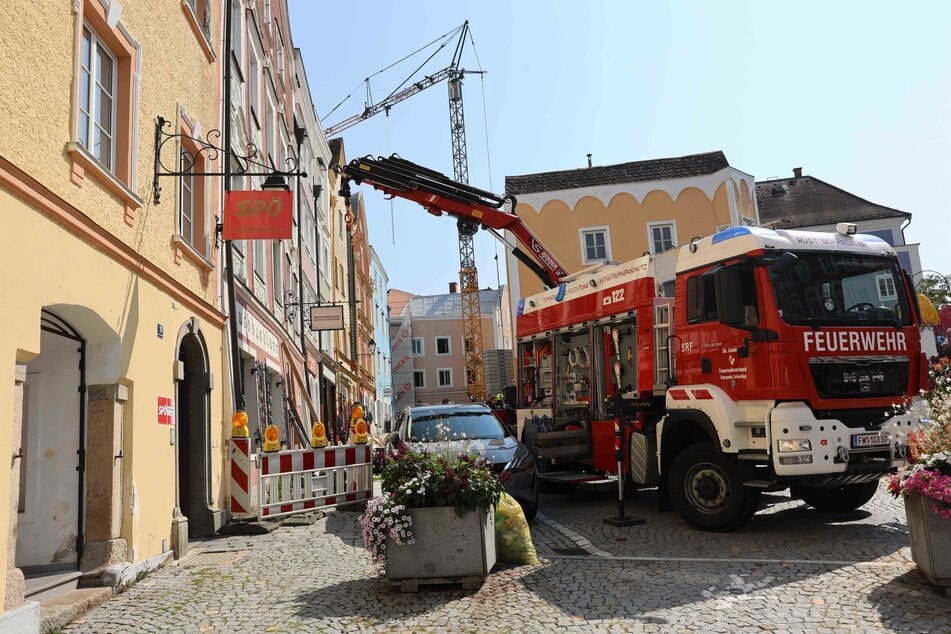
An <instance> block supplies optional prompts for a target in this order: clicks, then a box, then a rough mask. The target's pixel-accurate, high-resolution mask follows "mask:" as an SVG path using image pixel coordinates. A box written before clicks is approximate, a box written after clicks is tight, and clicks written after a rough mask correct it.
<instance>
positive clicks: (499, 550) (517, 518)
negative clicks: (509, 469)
mask: <svg viewBox="0 0 951 634" xmlns="http://www.w3.org/2000/svg"><path fill="white" fill-rule="evenodd" d="M495 556H496V558H497V559H498V560H499V561H505V562H508V563H511V564H537V563H538V555H537V554H536V553H535V545H534V544H533V543H532V532H531V531H530V530H529V529H528V522H527V521H525V513H523V512H522V507H521V506H520V505H519V503H518V502H517V501H515V498H513V497H512V496H511V495H509V494H508V493H506V492H504V491H503V492H502V495H501V497H500V498H499V503H498V504H496V505H495Z"/></svg>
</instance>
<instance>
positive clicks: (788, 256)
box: [771, 251, 799, 275]
mask: <svg viewBox="0 0 951 634" xmlns="http://www.w3.org/2000/svg"><path fill="white" fill-rule="evenodd" d="M798 261H799V256H797V255H796V254H795V253H793V252H792V251H785V252H784V253H782V254H781V255H780V256H779V257H778V258H776V259H775V260H773V262H772V265H771V266H772V267H773V270H774V271H776V272H777V273H779V274H780V275H782V274H783V273H786V272H788V271H789V269H791V268H792V267H793V266H795V265H796V262H798Z"/></svg>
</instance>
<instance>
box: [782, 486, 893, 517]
mask: <svg viewBox="0 0 951 634" xmlns="http://www.w3.org/2000/svg"><path fill="white" fill-rule="evenodd" d="M876 491H878V482H877V481H873V482H863V483H861V484H846V485H843V486H840V487H810V486H794V487H790V489H789V493H790V494H791V495H792V496H793V497H795V498H800V499H801V500H802V501H803V502H805V503H806V504H808V505H809V506H811V507H812V508H814V509H816V510H817V511H839V512H842V511H854V510H855V509H857V508H859V507H860V506H862V505H863V504H865V503H866V502H868V501H869V500H871V499H872V497H873V496H874V495H875V492H876Z"/></svg>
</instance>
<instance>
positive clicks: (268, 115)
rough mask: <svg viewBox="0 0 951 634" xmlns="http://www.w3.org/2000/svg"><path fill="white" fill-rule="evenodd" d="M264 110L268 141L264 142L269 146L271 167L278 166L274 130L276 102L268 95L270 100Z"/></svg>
mask: <svg viewBox="0 0 951 634" xmlns="http://www.w3.org/2000/svg"><path fill="white" fill-rule="evenodd" d="M265 101H266V102H267V103H266V104H265V110H264V129H265V134H267V139H266V140H265V141H264V142H265V143H266V144H267V158H268V164H269V165H276V164H277V160H278V158H277V131H276V130H275V129H274V116H275V115H274V105H273V104H274V100H273V99H271V96H270V95H268V98H267V99H266V100H265Z"/></svg>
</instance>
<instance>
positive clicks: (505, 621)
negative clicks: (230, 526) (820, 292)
mask: <svg viewBox="0 0 951 634" xmlns="http://www.w3.org/2000/svg"><path fill="white" fill-rule="evenodd" d="M615 495H616V494H615V493H614V492H613V491H612V490H607V491H597V490H595V491H591V490H579V491H575V492H563V493H559V494H547V495H545V496H544V497H543V501H542V507H541V509H542V510H541V512H540V514H539V518H538V520H537V521H536V522H535V524H534V526H533V529H532V530H533V536H534V539H535V545H536V548H537V550H538V552H539V556H540V557H541V563H539V564H538V565H536V566H513V565H508V564H498V565H497V566H496V568H495V571H494V572H493V573H492V575H490V577H489V578H488V580H487V581H486V583H485V585H484V586H483V587H482V588H481V589H480V590H479V591H477V592H464V591H462V590H459V589H456V588H453V587H448V588H444V589H439V590H421V591H420V592H419V593H418V594H401V593H399V592H397V591H394V590H392V589H390V587H389V586H388V585H387V584H386V582H385V580H383V579H381V578H379V577H377V576H376V574H375V572H374V570H373V568H372V566H371V564H370V560H369V557H368V556H367V554H366V552H365V551H364V550H363V547H362V541H361V538H360V533H359V524H358V522H357V517H358V514H357V513H355V512H337V513H332V514H330V515H329V516H328V517H326V518H324V519H322V520H320V521H319V522H318V523H317V524H314V525H313V526H297V527H289V526H284V527H281V528H279V529H277V530H276V531H274V532H273V533H270V534H267V535H262V536H254V537H226V538H218V539H214V540H208V541H205V542H200V543H198V544H193V550H192V552H191V553H189V555H188V556H187V557H186V558H185V559H184V560H182V561H181V562H178V563H176V564H175V565H172V566H169V567H166V568H164V569H162V570H159V571H156V572H154V573H152V574H151V575H149V576H148V577H146V578H145V579H144V580H142V581H140V582H139V583H137V584H135V585H134V586H133V587H132V588H130V589H129V590H128V591H126V592H125V593H123V594H121V595H119V596H117V597H115V598H114V599H112V600H111V601H109V602H108V603H107V604H105V605H104V606H102V607H100V608H98V609H96V610H94V611H93V612H91V613H89V614H87V615H86V616H84V617H82V618H80V619H78V620H76V621H74V622H73V623H72V624H70V625H69V626H67V627H66V628H65V631H67V632H77V633H78V632H252V631H253V632H350V631H353V632H357V631H368V630H371V631H388V632H389V631H394V632H492V631H505V632H539V631H544V632H548V631H554V630H567V631H577V632H762V631H769V632H809V633H810V634H813V633H817V632H878V631H902V632H948V631H951V598H948V597H946V596H944V595H943V594H942V593H940V592H938V591H937V590H935V589H933V588H932V587H931V586H930V585H928V583H927V582H926V581H925V579H924V578H923V577H922V576H921V575H920V573H918V572H917V570H916V569H915V567H914V564H913V563H912V562H911V561H910V558H909V553H908V548H907V543H908V536H907V532H906V528H905V523H904V512H903V508H902V503H901V501H896V500H893V499H892V498H891V497H890V496H889V495H888V494H887V493H886V492H885V491H884V490H880V491H879V494H878V495H877V496H876V498H875V499H874V500H873V501H872V502H871V503H870V504H869V505H868V506H867V508H866V509H863V510H860V511H857V512H854V513H847V514H832V515H823V514H819V513H816V512H815V511H812V510H810V509H808V508H807V507H805V506H804V505H803V504H801V503H799V502H796V501H791V500H789V498H788V497H784V496H783V495H781V494H780V495H771V496H767V506H766V508H765V509H764V510H762V511H760V514H758V515H757V516H756V517H755V518H754V520H753V521H752V522H751V523H750V524H749V525H748V526H747V527H746V528H744V529H743V530H742V531H740V532H737V533H733V534H711V533H702V532H697V531H694V530H692V529H690V528H689V527H688V526H687V525H686V524H684V523H683V522H682V521H681V520H680V519H679V518H678V517H677V516H676V515H674V514H672V513H663V514H661V513H657V512H656V511H655V510H654V509H655V508H656V504H655V501H654V500H653V499H652V497H651V496H652V494H651V493H650V492H639V493H636V494H634V495H633V496H632V497H631V498H630V499H629V500H628V502H627V510H628V512H629V513H633V514H637V515H639V516H642V517H645V518H646V519H647V524H646V525H644V526H638V527H629V528H615V527H612V526H608V525H605V524H604V523H603V521H602V520H603V518H605V517H611V516H613V515H615V513H616V500H615V499H614V497H613V496H615Z"/></svg>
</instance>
